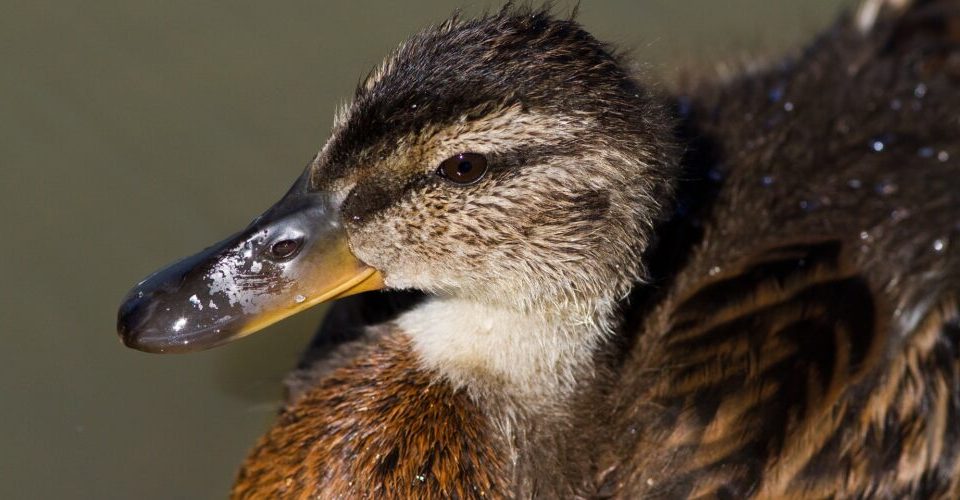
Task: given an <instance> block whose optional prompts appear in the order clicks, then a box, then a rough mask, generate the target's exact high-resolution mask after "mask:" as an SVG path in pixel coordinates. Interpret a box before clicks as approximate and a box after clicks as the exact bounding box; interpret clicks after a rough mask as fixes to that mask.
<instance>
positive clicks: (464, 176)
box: [437, 153, 487, 185]
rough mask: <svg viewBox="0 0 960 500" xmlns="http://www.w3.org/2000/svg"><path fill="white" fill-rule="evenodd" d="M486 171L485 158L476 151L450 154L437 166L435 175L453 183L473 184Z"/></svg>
mask: <svg viewBox="0 0 960 500" xmlns="http://www.w3.org/2000/svg"><path fill="white" fill-rule="evenodd" d="M486 172H487V159H486V158H485V157H484V156H483V155H482V154H478V153H460V154H458V155H454V156H451V157H450V158H447V159H446V160H443V163H441V164H440V167H439V168H437V175H439V176H440V177H443V178H444V179H447V180H449V181H451V182H453V183H455V184H461V185H467V184H473V183H474V182H477V181H478V180H480V178H481V177H483V174H485V173H486Z"/></svg>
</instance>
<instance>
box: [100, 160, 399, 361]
mask: <svg viewBox="0 0 960 500" xmlns="http://www.w3.org/2000/svg"><path fill="white" fill-rule="evenodd" d="M382 287H383V279H382V276H381V275H380V273H379V272H378V271H377V270H375V269H373V268H371V267H369V266H367V265H365V264H363V263H362V262H360V261H359V260H358V259H357V258H356V257H354V255H353V254H352V253H351V251H350V249H349V247H348V244H347V235H346V231H345V230H344V229H343V226H342V225H341V223H340V214H339V210H338V207H336V206H334V204H333V203H331V200H330V197H329V196H327V195H325V194H323V193H310V192H308V190H307V189H306V182H305V179H304V178H303V177H302V178H301V179H300V180H298V182H297V184H295V185H294V187H293V189H291V190H290V192H289V193H287V195H286V196H284V198H283V199H282V200H280V202H278V203H277V204H276V205H274V206H273V207H271V208H270V209H269V210H267V211H266V212H265V213H264V214H263V215H261V216H260V217H258V218H257V219H256V220H254V221H253V223H251V224H250V226H249V227H247V228H246V229H245V230H244V231H242V232H240V233H238V234H236V235H234V236H232V237H230V238H227V239H226V240H224V241H222V242H220V243H217V244H216V245H214V246H212V247H210V248H208V249H206V250H204V251H202V252H200V253H198V254H196V255H194V256H192V257H187V258H186V259H183V260H181V261H179V262H177V263H175V264H173V265H171V266H169V267H167V268H166V269H163V270H161V271H159V272H157V273H155V274H153V275H151V276H150V277H148V278H147V279H145V280H143V281H142V282H141V283H140V284H138V285H137V286H136V287H134V288H133V290H131V291H130V292H129V294H127V297H126V298H125V299H124V301H123V304H122V305H121V306H120V312H119V314H118V320H117V331H118V333H119V334H120V338H121V339H122V340H123V343H124V344H126V345H127V346H128V347H132V348H134V349H139V350H141V351H146V352H158V353H167V352H191V351H199V350H204V349H209V348H211V347H215V346H218V345H221V344H224V343H226V342H229V341H231V340H234V339H237V338H240V337H243V336H246V335H249V334H251V333H253V332H256V331H257V330H260V329H263V328H265V327H266V326H268V325H271V324H273V323H275V322H277V321H280V320H281V319H284V318H286V317H288V316H291V315H293V314H296V313H298V312H300V311H303V310H304V309H307V308H309V307H311V306H314V305H316V304H320V303H322V302H326V301H329V300H334V299H337V298H340V297H346V296H348V295H353V294H355V293H360V292H365V291H369V290H376V289H379V288H382Z"/></svg>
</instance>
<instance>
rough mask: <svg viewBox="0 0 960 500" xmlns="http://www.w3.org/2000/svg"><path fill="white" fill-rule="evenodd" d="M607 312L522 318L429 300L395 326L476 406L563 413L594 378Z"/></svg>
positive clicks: (587, 309)
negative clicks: (486, 404)
mask: <svg viewBox="0 0 960 500" xmlns="http://www.w3.org/2000/svg"><path fill="white" fill-rule="evenodd" d="M611 309H612V307H610V306H606V307H603V306H602V305H598V304H585V305H581V306H580V307H577V308H575V309H573V310H566V311H564V312H556V311H551V312H531V311H521V310H517V309H514V308H510V307H508V306H503V305H499V304H498V305H493V304H489V303H481V302H477V301H473V300H468V299H463V298H456V297H434V298H431V299H430V300H428V301H427V302H425V303H423V304H422V305H420V306H419V307H417V308H415V309H413V310H411V311H409V312H407V313H405V314H404V315H402V316H401V317H399V318H398V319H397V324H398V326H399V327H400V328H401V329H403V330H404V331H405V332H406V333H407V334H408V335H409V336H410V338H411V339H412V345H413V349H414V352H415V353H416V355H417V356H418V358H419V361H420V363H421V364H422V365H423V367H424V368H425V369H427V370H430V371H432V372H434V373H437V374H439V375H440V376H442V377H443V378H445V379H446V380H447V381H448V382H450V383H451V384H452V385H453V386H454V387H456V388H461V389H466V390H467V391H468V392H469V393H470V394H471V395H472V396H473V397H474V398H475V399H476V400H478V401H479V402H481V403H482V402H484V401H491V400H492V402H493V403H494V404H495V405H496V406H498V407H500V408H503V409H504V410H507V411H510V412H518V413H522V412H523V410H529V411H532V412H537V413H539V412H542V411H543V410H547V409H553V410H557V409H560V408H561V407H562V406H563V405H564V404H565V403H566V401H567V400H568V399H569V398H570V396H571V395H572V394H573V393H574V391H575V389H576V387H577V386H578V385H582V384H583V383H584V382H586V381H588V380H590V379H591V378H592V377H593V376H594V373H593V358H594V355H595V353H596V351H597V349H598V347H599V346H600V345H602V343H603V341H604V339H606V338H609V337H610V335H609V332H611V331H612V326H613V314H612V313H611V312H610V311H611Z"/></svg>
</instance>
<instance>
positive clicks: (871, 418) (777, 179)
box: [118, 0, 960, 499]
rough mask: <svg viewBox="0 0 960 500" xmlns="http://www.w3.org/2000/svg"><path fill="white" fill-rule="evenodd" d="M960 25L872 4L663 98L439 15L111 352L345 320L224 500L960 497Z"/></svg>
mask: <svg viewBox="0 0 960 500" xmlns="http://www.w3.org/2000/svg"><path fill="white" fill-rule="evenodd" d="M958 26H960V2H958V1H956V0H913V1H910V0H867V1H865V2H863V3H862V4H861V5H860V7H859V8H858V9H857V10H856V11H854V12H853V13H852V14H849V15H844V16H842V17H841V18H840V19H839V20H838V21H837V22H836V23H834V24H833V25H832V26H831V27H829V28H827V29H826V30H825V31H823V32H822V33H820V34H819V35H818V36H817V37H816V38H815V39H814V41H813V42H811V43H810V44H809V45H807V46H806V48H805V49H803V50H802V51H799V52H797V53H795V54H793V55H792V56H790V57H787V58H784V59H783V60H777V61H774V62H771V63H768V64H763V65H751V66H749V67H746V68H743V69H741V70H737V71H729V70H728V71H723V72H717V74H713V73H711V74H709V75H706V76H698V77H695V78H691V79H690V81H687V82H681V83H680V84H677V86H676V88H667V87H666V86H665V85H664V84H658V83H656V82H651V81H648V78H649V77H646V76H644V75H637V74H636V72H635V71H633V70H631V69H630V65H629V61H628V60H627V59H626V56H625V55H623V54H622V53H620V52H618V51H617V50H615V49H614V48H613V47H611V46H609V45H607V44H605V43H602V42H600V41H598V40H597V39H596V38H594V37H593V36H592V35H590V34H589V33H588V32H587V31H586V30H585V29H584V28H583V27H582V26H581V25H580V24H578V22H577V21H576V18H575V16H569V17H566V16H560V15H557V14H554V13H552V12H551V11H550V9H549V8H542V9H541V8H535V7H529V6H516V5H507V6H505V7H504V8H502V9H501V10H499V11H495V12H491V13H488V14H484V15H481V16H479V17H476V18H462V17H460V16H454V17H452V18H450V19H449V20H447V21H445V22H443V23H440V24H438V25H435V26H432V27H429V28H427V29H425V30H423V31H421V32H420V33H418V34H416V35H414V36H413V37H412V38H410V39H409V40H408V41H406V42H405V43H403V44H402V45H401V46H400V47H399V48H397V49H396V50H395V51H394V52H393V53H392V54H391V55H390V56H389V57H388V58H387V59H386V61H385V62H383V63H382V64H381V65H380V66H378V67H377V68H376V69H375V70H374V71H372V72H371V73H370V74H369V76H368V77H367V78H366V79H364V80H363V81H362V83H361V84H360V85H359V86H358V88H357V90H356V93H355V95H354V96H353V98H352V100H351V101H350V103H349V104H347V105H345V106H344V107H343V109H342V110H341V111H339V112H338V114H337V116H336V118H335V122H334V125H333V129H332V132H331V136H330V139H329V141H328V142H327V143H326V144H325V145H324V146H323V148H322V149H321V150H320V152H319V153H318V154H317V155H316V156H315V157H314V159H313V160H312V161H311V162H310V163H309V165H308V166H307V167H306V169H305V171H304V172H303V174H302V175H301V176H300V177H299V178H298V179H297V180H296V181H295V183H294V185H293V187H292V188H291V189H290V190H289V192H288V193H287V194H286V195H285V196H284V197H283V198H282V199H281V200H280V201H279V202H278V203H277V204H276V205H274V206H273V207H271V208H270V209H268V210H267V211H266V212H265V213H264V214H263V215H261V216H260V217H258V218H257V219H255V220H254V221H253V222H252V223H251V224H250V225H249V226H248V227H247V228H246V229H244V230H242V231H241V232H239V233H237V234H236V235H234V236H231V237H230V238H227V239H226V240H224V241H223V242H221V243H218V244H215V245H213V246H211V247H209V248H207V249H205V250H203V251H201V252H200V253H198V254H196V255H194V256H192V257H188V258H186V259H183V260H181V261H179V262H177V263H175V264H173V265H172V266H170V267H168V268H166V269H164V270H161V271H159V272H157V273H155V274H153V275H151V276H150V277H148V278H147V279H145V280H144V281H143V282H141V283H139V284H138V285H136V286H135V287H134V288H133V289H132V290H131V292H130V293H129V295H128V296H127V297H126V298H125V299H124V301H123V303H122V305H121V307H120V311H119V315H118V332H119V334H120V337H121V339H122V341H123V343H124V344H126V345H127V346H129V347H132V348H135V349H139V350H142V351H147V352H156V353H178V352H192V351H197V350H202V349H207V348H211V347H215V346H217V345H220V344H223V343H226V342H229V341H232V340H234V339H237V338H240V337H243V336H245V335H247V334H250V333H252V332H255V331H257V330H260V329H262V328H264V327H265V326H267V325H269V324H271V323H274V322H276V321H279V320H281V319H283V318H285V317H287V316H290V315H292V314H295V313H297V312H299V311H302V310H304V309H306V308H308V307H311V306H313V305H316V304H319V303H323V302H330V301H334V300H336V302H335V303H334V304H333V305H332V307H331V310H330V313H329V315H328V317H327V319H326V321H325V323H324V325H323V326H322V327H321V329H320V331H319V333H318V336H317V338H316V339H315V340H314V341H313V343H312V344H311V346H310V348H308V349H307V352H306V354H305V356H304V358H303V359H302V360H301V362H300V365H299V366H298V368H297V369H296V370H295V371H294V372H293V374H292V375H291V377H290V379H289V382H288V384H287V387H288V398H287V402H286V403H285V405H284V407H283V409H282V410H281V412H280V414H279V415H278V417H277V420H276V422H275V423H274V424H273V425H272V427H271V428H270V429H269V430H268V431H267V432H266V434H265V435H263V437H262V438H260V440H259V441H258V442H257V443H256V445H255V446H254V448H253V450H252V451H251V452H250V454H249V456H248V457H247V458H246V460H245V462H244V463H243V465H242V467H241V469H240V472H239V474H238V476H237V479H236V482H235V485H234V486H233V490H232V497H233V498H308V497H310V498H312V497H317V498H533V497H536V498H721V499H725V498H726V499H733V498H904V497H910V498H957V497H960V309H958V304H960V302H958V300H960V194H958V193H957V191H956V188H957V186H960V141H958V137H960V120H958V116H960V92H958V90H960V28H958ZM362 292H369V293H362Z"/></svg>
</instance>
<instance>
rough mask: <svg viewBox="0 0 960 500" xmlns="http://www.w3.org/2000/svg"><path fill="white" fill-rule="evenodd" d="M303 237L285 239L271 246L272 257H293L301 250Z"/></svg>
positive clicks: (281, 258)
mask: <svg viewBox="0 0 960 500" xmlns="http://www.w3.org/2000/svg"><path fill="white" fill-rule="evenodd" d="M302 244H303V239H284V240H280V241H278V242H276V243H274V244H273V245H271V246H270V257H272V258H273V259H276V260H286V259H290V258H292V257H293V256H294V255H296V254H297V252H298V251H300V247H301V246H302Z"/></svg>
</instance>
